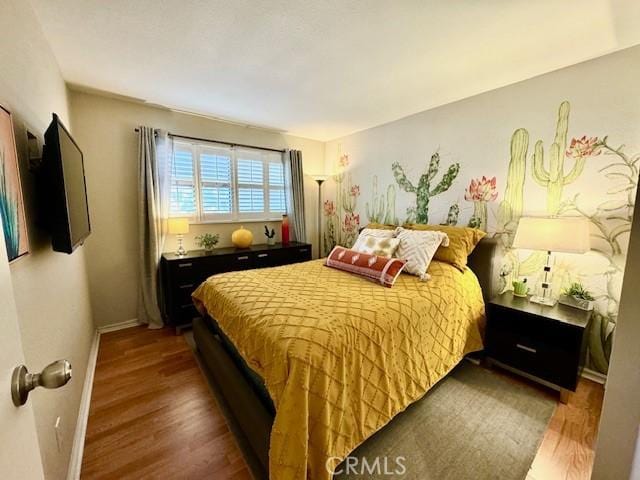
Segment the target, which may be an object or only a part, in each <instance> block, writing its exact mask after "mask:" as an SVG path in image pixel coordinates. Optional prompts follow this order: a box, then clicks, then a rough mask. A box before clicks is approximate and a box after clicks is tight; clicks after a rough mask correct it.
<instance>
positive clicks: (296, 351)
mask: <svg viewBox="0 0 640 480" xmlns="http://www.w3.org/2000/svg"><path fill="white" fill-rule="evenodd" d="M429 273H430V275H431V280H429V281H428V282H422V281H420V280H419V279H418V278H417V277H414V276H411V275H406V274H402V275H400V277H399V278H398V280H397V282H396V284H395V286H394V287H393V288H385V287H382V286H381V285H379V284H376V283H373V282H370V281H368V280H366V279H364V278H361V277H358V276H355V275H352V274H349V273H346V272H342V271H338V270H334V269H331V268H328V267H326V266H324V264H323V261H322V260H316V261H311V262H305V263H301V264H295V265H287V266H282V267H275V268H268V269H261V270H247V271H242V272H231V273H224V274H220V275H215V276H213V277H210V278H209V279H207V280H206V281H205V282H204V283H203V284H202V285H200V287H198V289H197V290H196V291H195V292H194V294H193V298H194V301H195V303H196V305H197V306H198V308H199V309H200V310H201V311H203V312H204V313H207V314H208V315H209V316H210V317H212V318H215V319H216V322H217V327H218V328H219V330H220V332H221V333H222V334H224V336H226V337H227V339H228V342H230V344H232V346H233V347H234V348H235V349H236V351H237V354H238V356H239V357H240V358H241V359H242V361H243V362H245V364H246V366H247V367H248V368H247V370H249V371H253V372H254V373H255V374H256V375H257V377H255V378H254V380H255V385H256V386H257V387H259V386H260V385H262V384H263V385H264V387H266V390H267V392H268V398H269V399H270V400H271V401H272V404H273V407H274V408H275V412H276V413H275V418H274V424H273V428H272V431H271V445H270V455H269V472H270V476H271V478H277V479H278V480H280V479H305V478H311V479H329V478H330V477H331V474H332V469H333V468H334V467H335V466H336V465H337V464H338V463H339V462H340V461H341V460H342V459H343V458H344V457H345V456H346V455H348V454H349V452H351V451H352V450H353V449H354V448H356V447H357V446H358V445H360V444H361V443H362V442H364V441H365V440H366V439H367V438H368V437H369V436H371V435H372V434H373V433H375V432H376V431H378V430H379V429H380V428H382V427H383V426H384V425H385V424H386V423H388V422H389V421H390V420H391V419H392V418H393V417H394V416H395V415H397V414H398V413H400V412H401V411H403V410H404V409H405V408H406V407H407V406H409V405H410V404H411V403H413V402H414V401H416V400H418V399H419V398H421V397H422V396H423V395H424V394H425V393H426V392H427V390H428V389H429V388H430V387H431V386H432V385H434V384H435V383H437V382H438V381H439V380H440V379H441V378H443V377H444V376H445V375H446V374H447V373H448V372H449V371H450V370H451V369H452V368H453V367H454V366H455V365H456V364H457V363H458V362H459V361H460V360H461V359H462V358H463V356H464V355H465V354H466V353H468V352H471V351H475V350H479V349H481V348H482V342H481V337H480V325H481V324H482V323H483V320H484V304H483V301H482V292H481V289H480V285H479V283H478V280H477V278H476V277H475V275H474V274H473V272H471V270H469V269H467V270H466V271H465V272H460V271H459V270H457V269H456V268H454V267H452V266H451V265H448V264H445V263H441V262H433V263H432V264H431V266H430V268H429Z"/></svg>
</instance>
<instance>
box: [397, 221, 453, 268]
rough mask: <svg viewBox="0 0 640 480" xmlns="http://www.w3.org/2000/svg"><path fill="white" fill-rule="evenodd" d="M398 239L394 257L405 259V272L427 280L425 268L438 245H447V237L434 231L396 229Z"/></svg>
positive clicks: (427, 266)
mask: <svg viewBox="0 0 640 480" xmlns="http://www.w3.org/2000/svg"><path fill="white" fill-rule="evenodd" d="M396 235H397V238H398V239H399V240H400V245H399V246H398V250H396V257H398V258H400V259H402V260H405V261H406V262H407V265H406V267H405V272H407V273H410V274H412V275H416V276H417V277H419V278H420V279H421V280H428V279H429V275H428V274H427V268H429V264H430V263H431V260H432V259H433V256H434V255H435V253H436V250H438V247H439V246H440V245H444V246H446V245H448V244H449V237H447V234H446V233H443V232H435V231H421V230H406V229H404V228H402V227H398V228H397V229H396Z"/></svg>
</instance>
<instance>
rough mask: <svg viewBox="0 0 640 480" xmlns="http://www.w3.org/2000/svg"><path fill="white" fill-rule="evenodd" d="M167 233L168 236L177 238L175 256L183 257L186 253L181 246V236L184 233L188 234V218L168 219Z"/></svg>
mask: <svg viewBox="0 0 640 480" xmlns="http://www.w3.org/2000/svg"><path fill="white" fill-rule="evenodd" d="M167 227H168V233H169V234H170V235H176V236H177V237H178V250H176V255H178V256H179V257H184V256H185V255H186V254H187V251H186V250H185V249H184V246H183V245H182V240H183V236H184V234H185V233H189V219H188V218H170V219H169V221H168V225H167Z"/></svg>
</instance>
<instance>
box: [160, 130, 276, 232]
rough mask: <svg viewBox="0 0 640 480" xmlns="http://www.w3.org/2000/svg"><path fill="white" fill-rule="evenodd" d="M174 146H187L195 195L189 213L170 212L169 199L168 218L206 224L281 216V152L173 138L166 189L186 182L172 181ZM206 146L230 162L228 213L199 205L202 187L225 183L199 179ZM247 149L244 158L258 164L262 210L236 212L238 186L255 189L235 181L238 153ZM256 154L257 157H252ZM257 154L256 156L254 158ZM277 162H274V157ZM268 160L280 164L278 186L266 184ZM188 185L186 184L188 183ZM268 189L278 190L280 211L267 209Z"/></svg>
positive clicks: (182, 147)
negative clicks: (224, 156)
mask: <svg viewBox="0 0 640 480" xmlns="http://www.w3.org/2000/svg"><path fill="white" fill-rule="evenodd" d="M177 147H179V148H180V149H188V150H190V151H191V158H192V161H193V180H192V181H193V189H194V195H195V213H194V214H193V215H190V214H189V213H188V212H173V211H171V201H169V217H170V218H172V217H182V218H188V219H189V223H190V224H207V223H241V222H272V221H279V220H282V215H284V214H286V213H287V203H288V202H287V191H286V189H287V181H286V178H285V174H286V169H285V166H284V155H283V154H278V153H277V152H273V151H271V150H263V149H260V148H249V147H236V146H229V145H223V144H217V143H213V142H203V141H188V140H175V141H174V148H173V155H174V159H172V172H171V177H170V189H171V188H173V186H174V182H175V183H177V184H178V185H186V183H185V182H188V181H185V180H174V172H173V168H174V167H173V165H174V163H173V162H174V161H175V151H176V150H177ZM207 149H210V150H212V151H216V150H217V151H219V152H220V151H224V152H228V153H229V158H230V161H231V172H230V173H231V180H230V183H228V185H229V186H230V188H231V212H229V213H206V212H204V211H203V207H202V196H201V191H202V188H203V185H204V186H208V184H215V185H222V184H225V185H226V184H227V183H226V182H209V181H203V180H202V172H201V160H200V157H201V154H202V153H203V152H206V150H207ZM243 151H246V152H251V153H250V154H249V156H248V157H249V158H247V160H259V161H260V162H261V163H262V185H261V190H262V192H263V199H264V201H263V204H264V211H263V212H244V213H242V212H240V211H239V198H238V193H239V189H240V188H241V186H242V185H244V186H246V187H251V188H256V187H257V185H256V184H239V183H238V160H239V159H241V157H240V155H241V152H243ZM256 153H257V156H256ZM256 157H257V158H256ZM276 157H277V158H278V160H277V161H274V159H275V158H276ZM272 163H276V164H280V165H281V166H282V185H281V186H280V185H272V184H271V183H270V170H269V166H270V164H272ZM190 185H191V184H189V186H190ZM272 190H282V195H283V200H284V202H283V204H284V208H285V210H284V211H280V212H271V208H270V193H271V191H272Z"/></svg>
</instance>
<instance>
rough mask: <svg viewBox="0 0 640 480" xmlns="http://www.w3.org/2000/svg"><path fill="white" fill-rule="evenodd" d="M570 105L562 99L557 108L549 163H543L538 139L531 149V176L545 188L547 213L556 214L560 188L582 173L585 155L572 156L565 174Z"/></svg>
mask: <svg viewBox="0 0 640 480" xmlns="http://www.w3.org/2000/svg"><path fill="white" fill-rule="evenodd" d="M570 110H571V106H570V104H569V102H567V101H564V102H562V103H561V104H560V108H558V122H557V124H556V135H555V138H554V139H553V143H552V144H551V147H550V148H549V165H548V167H545V164H544V144H543V142H542V140H538V141H537V142H536V144H535V146H534V151H533V178H534V180H535V181H536V182H538V184H540V185H541V186H543V187H546V188H547V213H549V214H551V215H556V214H557V213H558V210H560V202H561V200H562V189H563V188H564V186H565V185H568V184H570V183H572V182H574V181H575V180H576V179H577V178H578V177H579V176H580V174H581V173H582V170H583V169H584V164H585V162H586V158H587V157H586V156H576V157H574V164H573V168H571V170H570V171H569V172H568V173H566V174H565V167H564V160H565V158H566V157H567V130H568V129H569V112H570Z"/></svg>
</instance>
